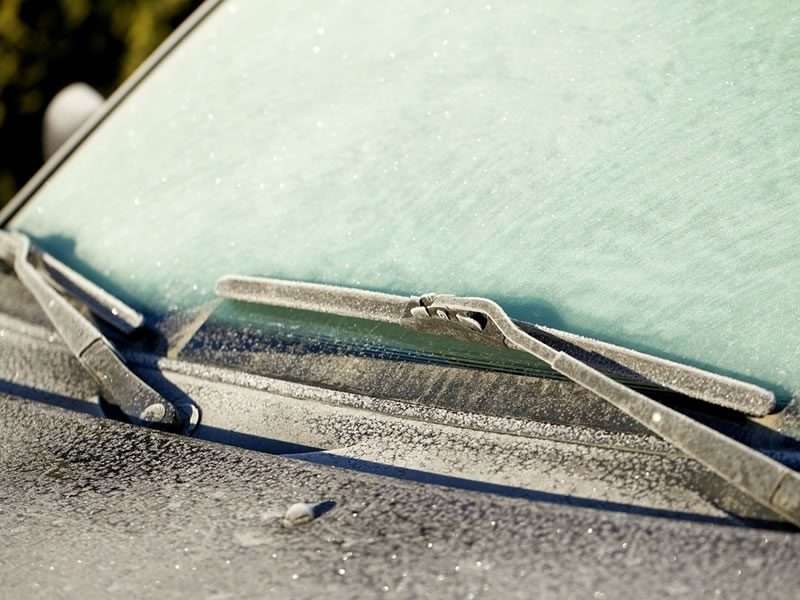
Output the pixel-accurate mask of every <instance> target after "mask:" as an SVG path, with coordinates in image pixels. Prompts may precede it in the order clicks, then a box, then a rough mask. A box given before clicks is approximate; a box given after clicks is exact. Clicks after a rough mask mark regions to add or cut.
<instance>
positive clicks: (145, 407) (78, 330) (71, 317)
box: [0, 231, 187, 429]
mask: <svg viewBox="0 0 800 600" xmlns="http://www.w3.org/2000/svg"><path fill="white" fill-rule="evenodd" d="M0 242H1V243H0V246H2V249H3V250H5V251H6V252H3V253H2V255H3V256H4V257H5V258H10V259H11V262H12V264H13V268H14V272H15V273H16V275H17V277H18V278H19V280H20V281H21V282H22V284H23V285H24V286H25V288H26V289H27V290H28V291H29V292H30V293H31V295H33V297H34V298H35V299H36V301H37V303H38V304H39V306H40V307H41V308H42V310H43V311H44V313H45V314H46V315H47V317H48V319H49V320H50V322H51V323H52V324H53V327H55V329H56V331H58V333H59V334H60V336H61V338H62V339H63V340H64V343H65V344H66V345H67V347H68V348H69V349H70V351H71V352H72V353H73V354H74V355H75V357H76V358H77V359H78V361H79V362H80V363H81V365H82V366H83V367H84V368H85V369H86V371H87V372H88V373H89V374H90V375H92V377H93V378H94V379H95V380H96V382H97V385H98V387H99V388H100V392H101V394H100V396H101V399H102V400H103V403H104V404H105V405H106V406H105V407H104V408H105V409H106V410H109V409H110V410H111V411H112V412H115V413H119V415H118V416H120V415H121V416H124V417H125V418H126V419H127V420H129V421H131V422H134V423H140V424H145V425H151V426H160V427H164V428H168V429H181V428H183V427H184V426H185V424H186V421H187V417H186V415H184V414H183V413H182V412H181V411H180V410H179V409H177V408H176V407H175V405H173V404H172V403H171V402H169V401H167V400H166V399H165V398H163V397H162V396H161V395H160V394H159V393H158V392H156V391H155V390H154V389H153V388H151V387H150V386H149V385H147V384H146V383H145V382H144V381H142V380H141V379H140V378H139V377H138V376H137V375H136V374H135V373H134V372H133V371H132V370H131V369H130V368H129V367H128V366H127V365H126V364H125V362H124V361H123V360H122V358H121V357H120V355H119V354H118V353H117V351H116V350H115V349H114V347H113V346H112V344H111V343H110V342H109V341H108V340H107V339H106V338H105V337H104V336H103V334H102V333H101V332H100V331H99V330H98V329H97V327H95V326H94V325H93V324H92V323H91V322H90V321H89V320H88V319H87V318H86V317H84V316H83V315H82V314H81V313H80V312H79V311H78V310H77V309H76V308H75V307H74V306H72V305H71V304H70V303H69V302H67V300H66V299H65V298H64V297H63V296H61V294H60V293H59V292H58V291H57V290H56V289H55V288H54V287H53V286H52V285H51V284H50V283H48V281H47V280H46V279H45V277H44V276H43V275H42V274H41V273H39V271H37V270H36V268H34V266H33V265H32V264H31V263H30V261H29V258H28V257H29V253H30V251H31V245H30V240H29V239H28V238H27V237H26V236H24V235H22V234H20V233H9V232H6V231H0ZM9 255H10V256H9ZM50 263H51V267H52V265H53V264H55V261H54V260H51V261H50ZM59 271H61V272H64V271H63V270H61V269H59ZM66 272H67V277H69V272H68V271H66ZM75 275H77V274H75ZM72 280H73V281H74V280H75V278H72ZM87 290H88V288H86V287H85V286H84V293H88V292H87ZM106 296H107V298H106V299H105V304H107V305H110V306H113V307H116V306H124V305H122V303H121V302H119V301H116V300H115V299H113V297H111V296H110V295H108V294H106ZM112 299H113V301H112ZM131 315H133V317H132V318H131V320H132V321H134V322H135V315H136V313H135V312H134V311H130V312H128V313H127V315H126V316H128V317H129V316H131ZM123 318H125V317H123Z"/></svg>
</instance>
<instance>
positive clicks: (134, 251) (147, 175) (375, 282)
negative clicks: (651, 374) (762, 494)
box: [12, 0, 800, 398]
mask: <svg viewBox="0 0 800 600" xmlns="http://www.w3.org/2000/svg"><path fill="white" fill-rule="evenodd" d="M796 25H797V16H796V9H795V8H794V7H793V6H792V5H791V3H772V4H770V5H766V6H764V5H761V4H757V3H749V2H732V3H728V4H726V5H724V6H716V7H713V8H712V7H707V6H705V5H703V4H702V3H694V2H673V3H666V4H660V5H658V6H651V7H647V8H643V7H641V6H639V5H638V4H636V3H634V2H630V1H628V0H623V1H622V2H620V3H617V4H615V5H614V7H609V6H607V5H599V4H598V5H571V4H564V3H562V2H555V1H551V0H546V1H545V2H539V3H535V4H532V3H529V2H522V1H514V2H504V3H502V4H498V5H493V4H487V3H486V1H485V0H482V1H481V2H459V3H447V2H439V1H432V0H427V1H425V2H421V1H420V2H406V3H402V4H401V3H396V4H392V5H387V4H385V3H380V4H378V3H351V2H335V3H334V2H323V1H312V2H306V3H303V4H302V5H297V4H296V3H292V2H269V3H264V2H258V1H257V0H235V1H234V0H229V1H227V2H224V3H222V4H221V6H220V7H219V8H217V9H216V10H214V11H213V13H212V14H211V15H210V16H209V17H207V18H206V19H205V20H204V21H203V22H202V23H201V24H200V26H199V27H198V28H197V29H196V30H195V31H194V32H193V33H192V35H190V36H189V38H188V39H187V40H186V41H184V42H183V43H181V44H180V45H179V46H178V47H177V48H176V49H175V50H174V51H173V52H172V53H171V54H170V55H169V56H168V57H167V58H166V59H165V60H164V62H163V63H162V64H161V65H160V66H159V67H158V68H157V69H156V70H155V72H154V73H153V74H151V75H150V76H148V77H147V78H146V79H145V80H144V82H143V83H142V84H141V85H140V86H139V87H138V88H137V90H136V91H135V92H134V93H133V95H132V96H130V97H129V98H128V99H126V100H124V101H123V102H122V104H121V105H120V106H119V107H118V108H117V109H116V110H115V111H114V112H113V113H112V114H111V115H110V116H109V117H108V118H107V119H106V121H105V122H104V123H103V124H102V126H101V127H99V128H98V129H97V130H96V131H95V132H94V133H92V134H91V136H90V137H89V138H88V140H87V141H86V142H85V143H84V144H83V145H82V146H81V147H80V148H79V149H78V150H77V151H76V152H75V153H74V154H73V155H72V156H71V157H70V158H69V159H68V160H67V161H66V163H65V164H64V166H63V167H62V168H60V169H59V170H58V171H56V172H55V174H54V175H52V176H51V177H50V178H49V179H48V180H47V182H46V183H45V184H44V186H43V187H42V188H41V189H40V190H39V191H38V192H37V193H36V195H35V197H34V198H33V199H32V200H31V201H30V202H28V203H27V204H26V206H25V207H24V208H23V210H22V211H21V212H20V213H18V215H17V216H16V217H15V219H14V221H13V222H12V227H13V228H16V229H19V230H22V231H24V232H26V233H27V234H29V235H30V236H31V237H32V238H33V239H34V240H35V242H36V243H37V244H38V245H39V246H41V247H42V248H44V249H45V250H47V251H48V252H50V253H52V254H53V255H54V256H56V257H57V258H59V259H61V260H63V261H64V262H65V263H67V264H68V265H70V266H71V267H73V268H74V269H76V270H77V271H79V272H81V273H82V274H84V275H86V276H88V277H89V278H90V279H92V280H93V281H95V282H97V283H99V284H101V285H103V286H104V287H106V288H108V289H109V290H110V291H112V292H113V293H115V294H116V295H118V296H120V297H121V298H123V299H125V300H126V301H128V302H129V303H131V304H132V305H133V306H135V307H136V308H138V309H141V310H142V311H144V312H145V313H147V314H148V315H150V316H151V317H152V316H155V317H157V318H158V317H163V316H164V315H165V314H167V313H170V312H173V311H181V310H185V309H189V308H192V307H194V306H197V305H200V304H203V303H205V302H208V301H209V300H210V299H211V298H212V297H213V290H214V283H215V281H216V280H217V279H218V278H219V277H220V276H222V275H225V274H230V273H237V274H244V275H265V276H271V277H281V278H286V279H295V280H304V281H315V282H323V283H330V284H337V285H345V286H350V287H357V288H366V289H372V290H379V291H385V292H391V293H396V294H418V293H423V292H431V291H435V292H442V293H454V294H460V295H477V296H485V297H490V298H492V299H494V300H496V301H497V302H498V303H500V304H501V305H502V306H503V307H504V308H505V309H506V311H507V312H508V313H509V314H510V315H511V316H512V317H513V318H516V319H520V320H524V321H531V322H536V323H541V324H544V325H550V326H554V327H557V328H559V329H562V330H569V331H572V332H575V333H580V334H584V335H589V336H592V337H597V338H600V339H603V340H605V341H608V342H612V343H617V344H621V345H625V346H628V347H632V348H636V349H640V350H644V351H647V352H650V353H652V354H656V355H660V356H664V357H667V358H674V359H677V360H680V361H683V362H687V363H690V364H694V365H698V366H703V367H705V368H708V369H710V370H713V371H716V372H718V373H722V374H727V375H732V376H735V377H738V378H741V379H744V380H747V381H751V382H754V383H758V384H761V385H764V386H765V387H768V388H769V389H771V390H773V391H775V392H776V393H777V394H778V395H779V397H782V398H786V397H787V396H789V395H790V394H792V393H794V392H796V391H798V390H800V370H798V369H797V368H796V365H797V364H798V362H799V361H800V343H798V340H800V319H798V318H797V316H798V313H797V290H798V282H799V280H800V237H799V236H798V235H797V223H800V202H799V200H800V191H798V190H800V186H798V183H799V181H798V179H800V175H798V169H797V162H798V152H800V141H798V140H800V119H798V118H797V114H796V108H795V107H796V106H797V105H798V98H799V97H800V64H799V63H800V54H798V53H797V52H795V51H794V49H795V48H796V47H797V43H798V39H797V38H798V33H797V31H798V29H797V26H796ZM235 312H236V311H232V310H227V311H222V313H223V314H225V313H227V314H228V318H229V322H230V323H232V324H233V325H235V324H237V323H240V321H237V319H236V318H234V317H235V315H233V313H235ZM240 315H241V311H240ZM254 318H256V317H253V316H252V315H250V316H248V319H249V321H252V320H253V319H254Z"/></svg>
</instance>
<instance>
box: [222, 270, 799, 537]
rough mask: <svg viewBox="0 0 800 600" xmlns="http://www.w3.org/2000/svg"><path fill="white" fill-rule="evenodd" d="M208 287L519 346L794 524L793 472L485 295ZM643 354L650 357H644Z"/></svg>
mask: <svg viewBox="0 0 800 600" xmlns="http://www.w3.org/2000/svg"><path fill="white" fill-rule="evenodd" d="M216 293H217V295H218V296H221V297H223V298H228V299H232V300H239V301H244V302H250V303H255V304H267V305H271V306H279V307H285V308H294V309H301V310H308V311H314V312H320V313H328V314H335V315H340V316H346V317H354V318H359V319H368V320H372V321H383V322H388V323H395V324H398V325H402V326H407V327H411V328H413V329H417V330H421V331H425V332H427V333H433V334H440V335H447V336H451V337H457V338H460V339H467V340H472V341H476V342H481V343H491V344H496V345H501V346H505V347H508V348H512V349H514V350H519V351H522V352H525V353H527V354H530V355H532V356H534V357H535V358H537V359H539V360H541V361H543V362H544V363H546V364H548V365H549V366H550V367H551V368H552V369H553V370H555V371H557V372H558V373H561V374H562V375H563V376H564V377H566V378H567V379H569V380H571V381H573V382H575V383H577V384H578V385H580V386H582V387H584V388H585V389H587V390H589V391H591V392H593V393H595V394H597V395H598V396H600V397H602V398H604V399H605V400H607V401H608V402H609V403H611V404H612V405H613V406H615V407H616V408H618V409H619V410H621V411H622V412H624V413H626V414H627V415H629V416H630V417H632V418H634V419H636V420H637V421H639V422H640V423H641V424H642V425H644V426H645V427H647V428H648V429H650V430H651V431H653V432H654V433H655V434H657V435H659V436H660V437H662V438H664V439H665V440H667V441H668V442H670V443H672V444H673V445H674V446H676V447H677V448H679V449H680V450H682V451H683V452H684V453H685V454H687V455H689V456H690V457H692V458H694V459H695V460H697V461H698V462H700V463H701V464H703V465H704V466H706V467H707V468H708V469H710V470H711V471H713V472H714V473H716V474H717V475H719V476H720V477H722V478H723V479H725V480H726V481H727V482H729V483H730V484H731V485H733V486H734V487H736V488H737V489H739V490H740V491H742V492H744V493H745V494H747V495H748V496H750V497H751V498H753V499H754V500H756V501H757V502H759V503H760V504H762V505H763V506H765V507H767V508H769V509H770V510H771V511H773V512H774V513H777V514H778V515H780V516H782V517H783V518H784V519H786V520H787V521H789V522H791V523H793V524H794V525H796V526H800V476H799V475H798V473H796V472H795V471H793V470H792V469H789V468H788V467H786V466H785V465H782V464H780V463H779V462H777V461H775V460H773V459H771V458H769V457H767V456H765V455H763V454H761V453H759V452H756V451H755V450H753V449H752V448H749V447H748V446H746V445H744V444H742V443H740V442H738V441H736V440H734V439H731V438H729V437H727V436H725V435H723V434H721V433H720V432H718V431H716V430H714V429H712V428H710V427H708V426H706V425H704V424H702V423H700V422H698V421H695V420H694V419H692V418H690V417H688V416H686V415H684V414H683V413H681V412H679V411H677V410H674V409H672V408H670V407H668V406H666V405H664V404H662V403H660V402H658V401H656V400H653V399H652V398H650V397H648V396H646V395H644V394H642V393H640V392H638V391H636V390H635V389H633V388H631V387H630V386H628V385H626V384H624V383H621V382H619V381H615V380H614V379H613V378H611V377H610V376H609V375H607V374H606V373H604V372H603V371H601V370H600V369H598V368H596V367H594V366H592V365H591V364H589V363H588V362H587V361H586V360H582V359H580V358H577V357H576V356H573V355H572V354H568V353H567V352H565V351H563V350H562V349H559V348H558V345H559V344H557V343H553V342H552V337H551V338H548V337H547V336H538V335H537V336H534V335H532V334H531V331H532V330H534V329H535V328H533V326H530V325H525V326H524V328H523V326H520V324H518V323H516V322H514V321H512V320H511V318H510V317H509V316H508V315H507V314H506V313H505V311H503V309H502V308H501V307H500V306H498V305H497V304H496V303H495V302H493V301H491V300H488V299H485V298H463V297H458V296H451V295H444V294H426V295H423V296H419V297H410V298H408V297H402V296H394V295H390V294H383V293H378V292H370V291H365V290H356V289H350V288H343V287H337V286H330V285H321V284H314V283H306V282H299V281H287V280H279V279H269V278H259V277H245V276H237V275H230V276H226V277H223V278H222V279H220V280H219V281H218V282H217V285H216ZM546 333H548V334H550V335H551V336H555V337H556V338H562V335H561V334H563V336H567V337H568V338H576V337H577V336H574V335H573V334H565V333H564V332H558V331H556V330H546ZM595 344H599V346H596V348H595V349H597V348H601V349H602V348H603V347H605V348H606V349H607V348H611V349H613V350H614V352H616V355H617V358H619V356H620V355H625V354H626V352H627V353H630V354H631V355H632V356H634V358H636V359H637V360H639V361H643V362H644V363H645V364H657V365H660V367H661V368H662V369H665V368H666V367H667V366H670V367H671V368H675V369H678V372H679V373H680V374H681V376H680V377H677V378H675V377H673V379H676V380H678V381H680V380H681V379H682V378H683V377H684V376H685V377H690V378H691V379H692V384H691V387H694V388H698V389H699V388H701V387H703V386H708V387H709V388H711V389H713V390H716V392H717V393H716V394H712V395H711V396H712V397H715V396H724V397H726V398H727V400H725V401H727V402H728V404H729V405H730V398H731V397H734V398H735V397H739V398H743V397H745V396H748V395H749V396H748V397H749V398H750V399H749V400H747V401H745V402H742V404H743V405H744V406H745V407H753V406H756V407H761V408H762V409H763V408H764V407H766V408H768V409H769V410H772V409H773V408H774V396H773V395H772V394H771V393H770V392H768V391H767V390H763V389H761V388H759V387H757V386H754V385H751V384H748V383H745V382H740V381H737V380H735V379H731V378H728V377H722V376H718V375H715V374H712V373H707V372H705V371H701V370H700V369H694V368H692V367H688V366H686V365H680V364H678V363H672V362H670V361H663V360H661V359H656V358H655V357H649V356H648V355H644V354H641V353H636V352H633V351H628V350H627V349H624V348H620V347H617V346H610V345H607V344H603V343H602V342H595ZM650 359H652V360H653V361H657V362H656V363H650V362H649V361H650ZM704 399H707V398H704ZM723 399H724V398H723ZM719 403H722V402H719ZM745 412H747V411H745Z"/></svg>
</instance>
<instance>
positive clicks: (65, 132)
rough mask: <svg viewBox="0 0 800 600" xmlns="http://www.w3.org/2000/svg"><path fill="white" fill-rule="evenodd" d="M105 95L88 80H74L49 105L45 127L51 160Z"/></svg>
mask: <svg viewBox="0 0 800 600" xmlns="http://www.w3.org/2000/svg"><path fill="white" fill-rule="evenodd" d="M101 104H103V97H102V96H101V95H100V94H99V93H98V92H97V91H95V90H94V88H92V87H91V86H89V85H87V84H85V83H71V84H70V85H68V86H67V87H65V88H64V89H63V90H61V91H60V92H58V94H56V95H55V97H54V98H53V99H52V100H51V101H50V104H48V105H47V110H45V113H44V126H43V128H42V147H43V151H44V158H45V160H47V159H48V158H50V157H51V156H52V155H53V153H54V152H55V151H56V150H58V147H59V146H61V144H63V143H64V142H65V141H67V138H69V136H71V135H72V134H73V133H74V132H75V131H76V130H77V129H78V128H79V127H80V126H81V125H83V123H84V122H85V121H86V120H87V119H88V118H89V117H90V116H92V113H94V112H95V111H96V110H97V109H98V108H100V105H101Z"/></svg>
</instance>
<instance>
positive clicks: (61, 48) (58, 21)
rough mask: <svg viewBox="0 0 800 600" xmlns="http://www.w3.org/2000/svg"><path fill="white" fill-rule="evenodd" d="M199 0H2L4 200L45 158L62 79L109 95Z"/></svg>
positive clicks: (0, 174)
mask: <svg viewBox="0 0 800 600" xmlns="http://www.w3.org/2000/svg"><path fill="white" fill-rule="evenodd" d="M199 4H200V0H24V1H23V0H0V206H2V205H3V204H5V202H7V201H8V200H9V199H10V198H11V196H12V195H13V194H14V192H15V191H16V190H17V189H18V188H19V187H20V186H21V185H22V184H24V183H25V181H26V180H27V179H28V178H29V177H30V176H31V175H32V174H33V173H34V172H35V171H36V169H37V168H38V167H39V166H40V165H41V164H42V149H41V138H42V117H43V115H44V109H45V108H46V106H47V103H48V102H49V101H50V99H51V98H52V97H53V96H54V95H55V94H56V93H57V92H58V91H59V90H60V89H61V88H63V87H64V86H66V85H68V84H70V83H72V82H75V81H85V82H86V83H88V84H89V85H91V86H92V87H94V88H95V89H97V90H98V91H99V92H100V93H101V94H103V95H104V96H108V94H110V93H111V92H112V91H113V90H114V88H115V87H117V86H118V85H119V84H120V83H121V82H122V81H123V80H124V79H125V78H126V77H127V76H128V75H130V74H131V72H132V71H133V70H134V69H135V68H136V67H137V65H138V64H139V63H140V62H141V61H142V60H144V59H145V58H146V57H147V55H148V54H150V52H152V51H153V50H154V49H155V48H156V46H157V45H158V44H159V43H160V42H161V41H162V40H163V39H164V38H165V37H166V36H167V35H168V34H169V33H170V31H171V30H172V29H173V28H174V27H175V26H176V25H178V24H179V23H180V22H181V21H182V20H183V19H184V18H185V17H186V16H187V15H188V14H189V13H190V12H191V11H192V10H193V9H194V8H196V7H197V6H198V5H199Z"/></svg>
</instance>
